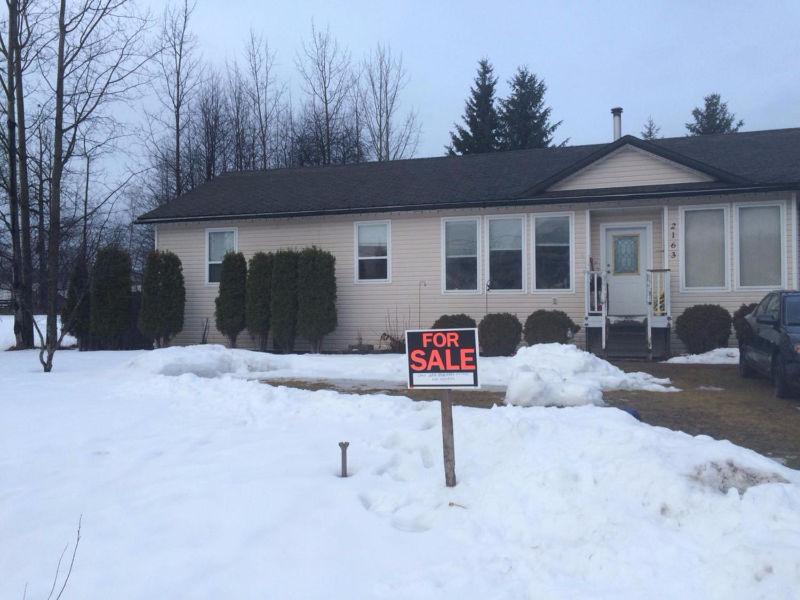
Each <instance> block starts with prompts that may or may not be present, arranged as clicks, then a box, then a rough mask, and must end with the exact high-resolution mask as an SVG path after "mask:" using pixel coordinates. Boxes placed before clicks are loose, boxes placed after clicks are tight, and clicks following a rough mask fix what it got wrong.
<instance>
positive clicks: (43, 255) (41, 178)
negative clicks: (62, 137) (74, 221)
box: [36, 127, 47, 311]
mask: <svg viewBox="0 0 800 600" xmlns="http://www.w3.org/2000/svg"><path fill="white" fill-rule="evenodd" d="M41 133H42V132H41V127H40V128H39V155H38V161H37V166H36V178H37V184H38V185H37V187H36V206H37V208H38V210H39V218H38V219H37V220H36V229H37V234H36V254H37V258H38V274H39V276H38V281H39V289H38V294H37V301H36V308H37V310H40V311H42V310H46V307H47V286H46V285H45V282H46V281H47V252H46V251H45V243H44V242H45V237H46V228H45V218H44V212H45V208H44V185H45V181H46V180H47V176H46V174H45V165H44V155H45V149H44V146H45V141H44V139H43V138H42V135H41Z"/></svg>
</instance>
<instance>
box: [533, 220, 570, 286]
mask: <svg viewBox="0 0 800 600" xmlns="http://www.w3.org/2000/svg"><path fill="white" fill-rule="evenodd" d="M571 229H572V219H570V217H569V215H552V216H550V215H536V216H534V218H533V254H534V258H533V265H534V266H533V268H534V275H533V282H534V289H535V290H569V289H571V288H572V249H571V242H570V240H571V239H572V231H571Z"/></svg>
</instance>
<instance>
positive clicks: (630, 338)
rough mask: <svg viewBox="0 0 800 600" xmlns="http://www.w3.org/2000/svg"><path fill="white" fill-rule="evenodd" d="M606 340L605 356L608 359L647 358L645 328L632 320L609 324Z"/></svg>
mask: <svg viewBox="0 0 800 600" xmlns="http://www.w3.org/2000/svg"><path fill="white" fill-rule="evenodd" d="M607 335H608V337H607V339H606V356H608V357H610V358H647V357H648V356H649V355H650V350H649V349H648V348H647V326H646V325H645V324H644V323H642V322H640V321H634V320H632V319H631V320H619V321H617V322H615V323H610V324H609V326H608V331H607Z"/></svg>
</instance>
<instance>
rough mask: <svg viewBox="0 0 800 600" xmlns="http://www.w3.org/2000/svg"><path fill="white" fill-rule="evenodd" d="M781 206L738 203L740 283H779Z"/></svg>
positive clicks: (780, 268) (741, 284)
mask: <svg viewBox="0 0 800 600" xmlns="http://www.w3.org/2000/svg"><path fill="white" fill-rule="evenodd" d="M781 221H782V219H781V207H780V206H779V205H777V204H772V205H766V206H763V205H762V206H737V207H736V223H737V225H738V227H737V230H738V240H737V242H738V247H737V254H738V261H739V269H738V272H739V281H738V285H739V286H740V287H769V288H776V287H781V285H782V284H783V227H782V224H781Z"/></svg>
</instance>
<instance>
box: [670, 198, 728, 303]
mask: <svg viewBox="0 0 800 600" xmlns="http://www.w3.org/2000/svg"><path fill="white" fill-rule="evenodd" d="M730 208H731V207H730V205H729V204H690V205H686V206H681V207H679V213H680V219H679V221H680V225H679V227H680V229H679V231H678V237H679V238H680V240H679V248H680V257H679V258H680V260H679V271H680V282H681V292H683V293H687V294H691V293H694V292H700V293H702V292H729V291H730V290H731V216H730V212H731V210H730ZM697 210H722V212H723V217H722V222H723V229H724V230H725V231H724V233H725V240H724V245H725V258H724V259H723V260H724V264H723V272H724V273H725V285H724V286H722V287H718V286H702V287H689V286H687V285H686V213H687V212H691V211H697Z"/></svg>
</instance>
